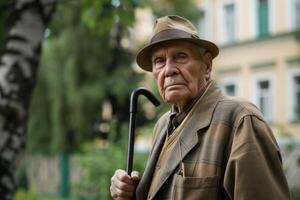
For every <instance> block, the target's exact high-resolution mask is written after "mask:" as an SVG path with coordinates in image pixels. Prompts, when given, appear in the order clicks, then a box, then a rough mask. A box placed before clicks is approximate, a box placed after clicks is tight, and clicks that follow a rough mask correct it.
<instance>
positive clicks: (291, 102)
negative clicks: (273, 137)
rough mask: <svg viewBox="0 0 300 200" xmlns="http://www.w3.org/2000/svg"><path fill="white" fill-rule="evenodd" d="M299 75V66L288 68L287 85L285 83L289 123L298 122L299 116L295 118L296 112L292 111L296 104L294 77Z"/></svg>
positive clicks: (299, 120)
mask: <svg viewBox="0 0 300 200" xmlns="http://www.w3.org/2000/svg"><path fill="white" fill-rule="evenodd" d="M296 76H300V68H299V66H295V67H292V68H290V69H289V70H288V85H287V92H288V95H287V97H288V99H287V106H288V121H289V122H291V123H295V122H297V123H299V122H300V118H297V116H296V113H295V111H294V109H295V105H296V103H297V102H296V94H295V92H294V91H295V89H296V88H295V84H294V77H296Z"/></svg>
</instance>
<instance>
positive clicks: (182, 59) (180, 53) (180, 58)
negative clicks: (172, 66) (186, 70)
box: [175, 52, 187, 62]
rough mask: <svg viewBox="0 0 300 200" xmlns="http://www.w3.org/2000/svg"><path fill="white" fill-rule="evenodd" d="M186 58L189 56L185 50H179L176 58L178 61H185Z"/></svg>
mask: <svg viewBox="0 0 300 200" xmlns="http://www.w3.org/2000/svg"><path fill="white" fill-rule="evenodd" d="M186 58H187V55H186V54H185V53H183V52H179V53H177V54H176V56H175V60H176V61H177V62H184V61H185V60H186Z"/></svg>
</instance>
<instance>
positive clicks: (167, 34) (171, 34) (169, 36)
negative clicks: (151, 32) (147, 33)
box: [150, 29, 200, 44]
mask: <svg viewBox="0 0 300 200" xmlns="http://www.w3.org/2000/svg"><path fill="white" fill-rule="evenodd" d="M175 39H200V38H199V37H198V36H197V35H194V34H191V33H188V32H185V31H183V30H180V29H166V30H164V31H161V32H159V33H157V34H156V35H155V36H154V37H153V38H152V39H151V41H150V44H155V43H158V42H163V41H167V40H175Z"/></svg>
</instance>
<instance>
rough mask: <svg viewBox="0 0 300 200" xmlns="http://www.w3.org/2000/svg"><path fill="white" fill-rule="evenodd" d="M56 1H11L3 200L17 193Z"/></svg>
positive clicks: (1, 67)
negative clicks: (42, 54) (18, 169)
mask: <svg viewBox="0 0 300 200" xmlns="http://www.w3.org/2000/svg"><path fill="white" fill-rule="evenodd" d="M55 6H56V0H13V1H10V11H9V17H8V18H7V20H8V23H7V24H8V25H9V29H8V35H7V37H6V39H5V41H6V43H5V47H4V51H3V52H2V54H1V57H0V199H1V200H2V199H3V200H10V199H12V198H13V194H14V192H15V191H16V188H17V183H16V180H15V171H16V167H17V162H18V160H19V159H20V155H21V152H22V151H23V150H24V147H25V141H26V124H27V118H28V110H29V103H30V97H31V94H32V90H33V88H34V85H35V81H36V74H37V69H38V64H39V60H40V52H41V45H42V42H43V38H44V32H45V29H46V26H47V24H48V23H49V21H50V19H51V16H52V14H53V13H54V10H55Z"/></svg>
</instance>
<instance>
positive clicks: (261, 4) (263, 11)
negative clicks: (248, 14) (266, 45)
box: [257, 0, 269, 37]
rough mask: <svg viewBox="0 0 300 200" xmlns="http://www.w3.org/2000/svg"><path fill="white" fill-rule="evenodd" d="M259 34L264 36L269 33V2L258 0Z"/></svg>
mask: <svg viewBox="0 0 300 200" xmlns="http://www.w3.org/2000/svg"><path fill="white" fill-rule="evenodd" d="M257 11H258V36H259V37H263V36H267V35H268V34H269V2H268V0H258V4H257Z"/></svg>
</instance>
